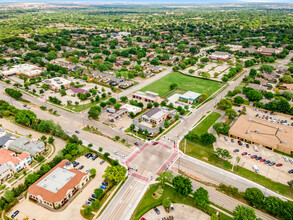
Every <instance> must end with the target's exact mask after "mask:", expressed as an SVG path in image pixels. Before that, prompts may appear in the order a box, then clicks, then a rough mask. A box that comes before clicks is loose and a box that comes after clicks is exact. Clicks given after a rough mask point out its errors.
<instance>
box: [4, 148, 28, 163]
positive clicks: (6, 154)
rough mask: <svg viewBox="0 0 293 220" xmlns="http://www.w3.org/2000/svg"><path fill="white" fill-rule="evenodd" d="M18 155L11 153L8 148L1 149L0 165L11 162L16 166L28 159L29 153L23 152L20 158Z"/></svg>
mask: <svg viewBox="0 0 293 220" xmlns="http://www.w3.org/2000/svg"><path fill="white" fill-rule="evenodd" d="M15 155H16V154H15V153H14V152H13V151H10V150H8V149H6V148H2V149H0V164H3V163H7V162H11V163H13V164H14V165H16V164H18V163H19V162H20V161H22V160H24V159H25V158H27V157H28V156H30V155H29V153H27V152H23V153H21V154H19V155H18V156H15Z"/></svg>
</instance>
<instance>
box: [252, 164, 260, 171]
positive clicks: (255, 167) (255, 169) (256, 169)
mask: <svg viewBox="0 0 293 220" xmlns="http://www.w3.org/2000/svg"><path fill="white" fill-rule="evenodd" d="M253 169H254V171H255V172H256V173H258V172H259V169H258V167H257V166H256V165H253Z"/></svg>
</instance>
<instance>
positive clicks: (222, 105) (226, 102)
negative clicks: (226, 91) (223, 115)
mask: <svg viewBox="0 0 293 220" xmlns="http://www.w3.org/2000/svg"><path fill="white" fill-rule="evenodd" d="M217 106H218V108H219V109H222V110H226V109H230V108H232V102H231V101H230V100H228V99H222V100H221V101H219V102H218V104H217Z"/></svg>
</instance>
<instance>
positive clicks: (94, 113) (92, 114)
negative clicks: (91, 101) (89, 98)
mask: <svg viewBox="0 0 293 220" xmlns="http://www.w3.org/2000/svg"><path fill="white" fill-rule="evenodd" d="M101 110H102V108H101V106H92V107H91V108H90V109H89V111H88V117H89V118H94V119H97V118H98V117H99V115H100V113H101Z"/></svg>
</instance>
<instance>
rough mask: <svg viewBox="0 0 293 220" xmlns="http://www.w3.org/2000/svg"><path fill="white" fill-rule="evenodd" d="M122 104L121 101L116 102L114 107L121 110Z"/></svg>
mask: <svg viewBox="0 0 293 220" xmlns="http://www.w3.org/2000/svg"><path fill="white" fill-rule="evenodd" d="M121 106H122V105H121V104H120V103H116V104H114V109H115V110H119V109H120V108H121Z"/></svg>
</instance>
